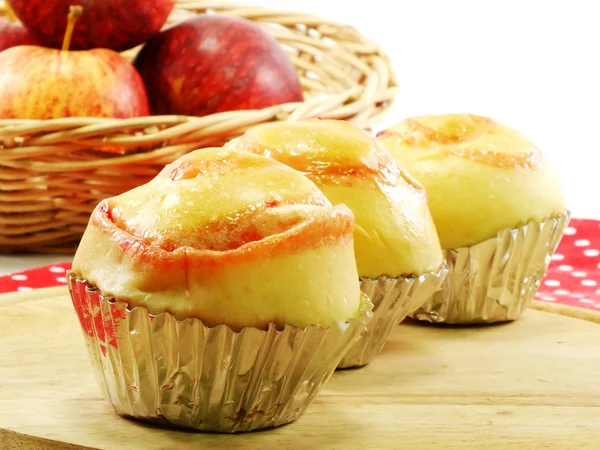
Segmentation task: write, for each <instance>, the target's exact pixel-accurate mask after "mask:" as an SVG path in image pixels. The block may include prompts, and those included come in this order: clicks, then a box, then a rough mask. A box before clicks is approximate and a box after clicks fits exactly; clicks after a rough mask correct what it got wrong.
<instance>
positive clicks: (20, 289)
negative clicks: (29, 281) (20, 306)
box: [17, 286, 33, 292]
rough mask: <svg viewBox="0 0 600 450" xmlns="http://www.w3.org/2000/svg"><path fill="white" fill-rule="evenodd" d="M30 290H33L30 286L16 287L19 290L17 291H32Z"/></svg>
mask: <svg viewBox="0 0 600 450" xmlns="http://www.w3.org/2000/svg"><path fill="white" fill-rule="evenodd" d="M32 290H33V288H31V287H29V286H19V287H18V288H17V291H19V292H25V291H32Z"/></svg>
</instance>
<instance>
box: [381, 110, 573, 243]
mask: <svg viewBox="0 0 600 450" xmlns="http://www.w3.org/2000/svg"><path fill="white" fill-rule="evenodd" d="M378 138H379V140H380V142H381V143H382V144H383V145H384V146H385V147H386V148H387V149H388V150H389V151H390V153H391V154H392V156H393V157H394V159H395V160H396V161H397V162H398V163H400V164H402V165H404V166H405V167H406V169H407V170H408V171H409V172H410V173H411V174H412V175H413V176H414V177H415V178H417V179H418V180H419V182H421V183H422V185H423V186H424V187H425V189H426V191H427V195H428V197H429V207H430V209H431V213H432V215H433V218H434V221H435V224H436V227H437V230H438V234H439V237H440V242H441V244H442V247H443V248H445V249H452V248H460V247H467V246H471V245H474V244H477V243H479V242H482V241H484V240H486V239H489V238H492V237H494V236H496V234H497V233H498V232H499V231H500V230H501V229H504V228H515V227H517V226H519V225H523V224H525V223H526V222H528V221H530V220H535V221H543V220H544V219H546V218H548V217H552V216H556V215H558V214H561V213H563V212H564V210H565V201H564V197H563V193H562V189H561V187H560V184H559V182H558V180H557V179H556V177H555V175H554V173H553V171H552V169H551V167H550V165H549V164H548V161H547V160H546V159H545V158H544V156H543V155H542V153H541V152H540V150H539V149H538V148H537V147H536V146H535V145H534V144H533V143H532V142H531V141H530V140H529V139H528V138H527V137H526V136H525V135H523V134H522V133H521V132H519V131H517V130H515V129H512V128H510V127H508V126H506V125H503V124H501V123H498V122H497V121H495V120H492V119H490V118H487V117H482V116H477V115H473V114H444V115H429V116H418V117H412V118H409V119H406V120H404V121H402V122H400V123H398V124H396V125H395V126H393V127H391V128H389V129H387V130H385V131H384V132H382V133H380V135H379V136H378Z"/></svg>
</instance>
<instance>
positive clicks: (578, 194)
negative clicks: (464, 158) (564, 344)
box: [0, 0, 600, 274]
mask: <svg viewBox="0 0 600 450" xmlns="http://www.w3.org/2000/svg"><path fill="white" fill-rule="evenodd" d="M232 1H233V0H232ZM237 3H247V4H254V5H264V6H268V7H271V8H275V9H280V10H290V11H299V12H307V13H311V14H315V15H318V16H321V17H323V18H327V19H330V20H334V21H337V22H341V23H346V24H350V25H353V26H354V27H355V28H357V29H358V30H360V31H361V32H362V33H363V34H365V35H366V36H367V37H369V38H370V39H371V40H373V41H375V42H376V43H378V44H379V45H381V46H382V47H383V48H384V50H385V51H386V52H387V53H388V54H389V55H390V57H391V59H392V61H393V63H394V65H395V69H396V72H397V76H398V80H399V83H400V85H401V92H400V94H399V96H398V98H397V101H396V104H395V107H394V109H393V110H392V111H390V114H389V116H388V117H387V119H386V122H385V123H384V125H385V124H391V123H394V122H395V121H397V120H400V119H401V118H404V117H407V116H411V115H415V114H431V113H445V112H470V113H475V114H482V115H487V116H490V117H493V118H495V119H497V120H500V121H502V122H504V123H506V124H507V125H511V126H513V127H515V128H517V129H519V130H521V131H523V132H524V133H525V134H526V135H528V136H529V137H530V138H531V139H532V140H533V141H534V142H535V143H536V144H537V145H538V147H540V149H541V150H542V151H543V152H544V153H545V154H546V156H547V157H548V158H549V159H550V161H551V163H552V164H553V166H554V169H555V171H556V173H557V176H558V177H559V179H560V181H561V183H562V185H563V188H564V191H565V195H566V198H567V202H568V206H569V208H570V209H571V211H572V212H573V216H574V217H585V218H597V219H600V202H599V201H598V195H599V194H600V163H599V157H598V155H599V154H600V138H599V135H600V111H599V109H598V108H599V107H600V15H598V14H597V12H596V11H597V10H598V9H599V8H600V2H599V1H598V0H564V1H552V0H548V1H535V0H520V1H519V0H479V1H476V0H401V1H392V0H387V1H384V0H362V1H360V2H351V1H342V0H329V1H328V0H301V1H299V0H238V1H237ZM68 259H69V258H68V257H65V256H56V255H51V256H44V257H35V258H31V257H28V258H23V257H15V256H0V274H1V273H7V272H12V271H15V270H20V269H23V268H26V267H33V266H37V265H41V264H49V263H51V262H53V261H66V260H68Z"/></svg>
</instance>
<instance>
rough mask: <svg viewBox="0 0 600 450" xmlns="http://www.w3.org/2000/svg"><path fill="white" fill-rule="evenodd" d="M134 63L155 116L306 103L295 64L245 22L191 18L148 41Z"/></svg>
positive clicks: (254, 27) (198, 114) (223, 18)
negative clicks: (142, 80) (303, 101)
mask: <svg viewBox="0 0 600 450" xmlns="http://www.w3.org/2000/svg"><path fill="white" fill-rule="evenodd" d="M134 64H135V66H136V67H137V69H138V71H139V72H140V74H141V75H142V78H143V79H144V83H145V84H146V90H147V91H148V95H149V97H150V110H151V112H152V113H153V114H183V115H189V116H204V115H207V114H212V113H217V112H223V111H233V110H242V109H261V108H265V107H268V106H272V105H277V104H281V103H287V102H298V101H302V100H303V94H302V87H301V85H300V81H299V79H298V73H297V72H296V69H295V67H294V65H293V64H292V62H291V60H290V59H289V58H288V56H287V55H286V54H285V52H284V51H283V49H282V48H281V47H280V46H279V44H278V43H277V41H276V40H275V39H274V38H273V37H272V36H271V35H269V34H268V33H267V32H266V31H264V30H263V29H261V28H260V27H259V26H258V25H256V24H254V23H252V22H250V21H248V20H245V19H239V18H233V17H225V16H198V17H195V18H192V19H188V20H186V21H184V22H182V23H180V24H178V25H176V26H173V27H171V28H168V29H166V30H164V31H162V32H161V33H159V34H158V35H156V36H154V37H153V38H152V39H150V40H149V41H148V42H147V43H146V44H145V45H144V47H143V48H142V50H141V51H140V53H139V54H138V56H137V57H136V59H135V61H134Z"/></svg>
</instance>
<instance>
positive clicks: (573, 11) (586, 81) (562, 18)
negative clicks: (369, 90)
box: [238, 0, 600, 219]
mask: <svg viewBox="0 0 600 450" xmlns="http://www.w3.org/2000/svg"><path fill="white" fill-rule="evenodd" d="M238 3H246V4H261V5H264V6H269V7H272V8H276V9H279V10H292V11H301V12H308V13H311V14H315V15H318V16H321V17H324V18H327V19H330V20H335V21H337V22H342V23H347V24H350V25H353V26H354V27H355V28H357V29H358V30H359V31H361V32H362V33H363V34H365V35H366V36H367V37H369V38H370V39H371V40H372V41H374V42H376V43H377V44H379V45H380V46H381V47H383V49H384V50H385V51H386V53H388V54H389V56H390V58H391V59H392V62H393V64H394V66H395V70H396V73H397V77H398V81H399V84H400V87H401V92H400V94H399V96H398V97H397V101H396V104H395V106H394V109H393V110H392V111H390V114H389V115H388V116H387V119H386V123H393V122H394V121H396V120H399V119H401V118H404V117H407V116H411V115H416V114H429V113H445V112H470V113H475V114H482V115H487V116H490V117H493V118H495V119H497V120H499V121H501V122H504V123H506V124H507V125H510V126H513V127H515V128H517V129H519V130H520V131H522V132H524V133H525V134H526V135H527V136H528V137H529V138H530V139H532V140H533V141H534V142H535V143H536V144H537V146H538V147H540V149H541V150H542V152H543V153H544V154H545V155H546V156H547V157H548V158H549V159H550V161H551V163H552V165H553V167H554V169H555V171H556V173H557V176H558V177H559V179H560V181H561V183H562V185H563V188H564V191H565V195H566V198H567V202H568V206H569V208H570V209H571V211H572V212H573V215H574V216H575V217H585V218H597V219H600V202H599V201H598V199H597V196H598V194H600V156H599V155H600V109H599V108H600V13H599V12H598V11H599V10H600V1H598V0H563V1H553V0H547V1H536V0H478V1H476V0H400V1H394V0H362V1H360V2H358V1H356V2H352V1H342V0H329V1H327V0H302V1H298V0H258V1H257V0H244V1H242V2H240V1H238Z"/></svg>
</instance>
